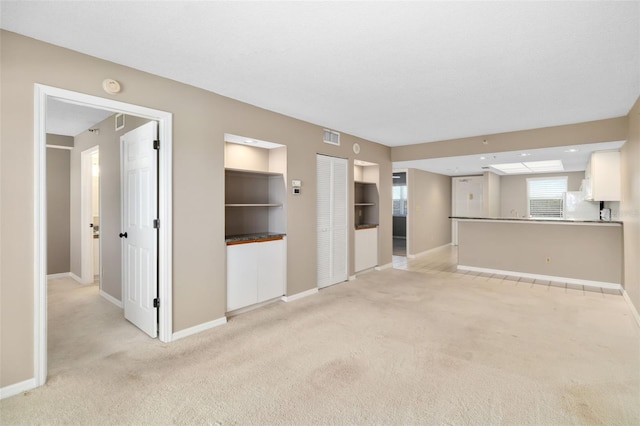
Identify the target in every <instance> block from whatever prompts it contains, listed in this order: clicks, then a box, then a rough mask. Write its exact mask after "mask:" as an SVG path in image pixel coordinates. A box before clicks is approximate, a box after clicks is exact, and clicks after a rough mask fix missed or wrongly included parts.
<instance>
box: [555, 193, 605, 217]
mask: <svg viewBox="0 0 640 426" xmlns="http://www.w3.org/2000/svg"><path fill="white" fill-rule="evenodd" d="M585 195H586V194H585V193H584V192H582V191H569V192H565V195H564V218H565V219H568V220H600V203H599V202H597V201H595V202H594V201H586V200H585V199H584V197H585Z"/></svg>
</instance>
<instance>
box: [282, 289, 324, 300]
mask: <svg viewBox="0 0 640 426" xmlns="http://www.w3.org/2000/svg"><path fill="white" fill-rule="evenodd" d="M317 293H318V289H317V288H312V289H311V290H307V291H303V292H300V293H296V294H292V295H291V296H282V301H283V302H294V301H296V300H298V299H302V298H304V297H308V296H313V295H314V294H317Z"/></svg>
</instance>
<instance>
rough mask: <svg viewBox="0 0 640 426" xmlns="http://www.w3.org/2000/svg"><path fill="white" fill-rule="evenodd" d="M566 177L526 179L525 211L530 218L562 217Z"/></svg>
mask: <svg viewBox="0 0 640 426" xmlns="http://www.w3.org/2000/svg"><path fill="white" fill-rule="evenodd" d="M565 192H567V177H566V176H560V177H550V178H529V179H527V210H528V214H529V217H532V218H539V219H544V218H558V219H561V218H562V217H563V210H564V208H563V207H564V193H565Z"/></svg>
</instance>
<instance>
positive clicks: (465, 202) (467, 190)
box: [451, 176, 484, 246]
mask: <svg viewBox="0 0 640 426" xmlns="http://www.w3.org/2000/svg"><path fill="white" fill-rule="evenodd" d="M483 189H484V177H482V176H471V177H456V178H453V179H452V191H453V194H452V197H451V199H452V206H451V216H459V217H483V216H484V203H483V200H482V194H483ZM451 240H452V241H451V244H453V245H454V246H457V245H458V221H457V220H455V219H454V220H452V221H451Z"/></svg>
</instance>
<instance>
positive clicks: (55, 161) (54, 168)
mask: <svg viewBox="0 0 640 426" xmlns="http://www.w3.org/2000/svg"><path fill="white" fill-rule="evenodd" d="M47 144H50V145H62V146H73V138H71V137H68V136H61V135H47ZM70 156H71V151H70V150H68V149H57V148H47V274H61V273H65V272H70V270H71V269H70V267H71V262H70V252H71V246H70V240H69V235H70V234H69V232H70V225H69V223H70V222H69V214H70V199H69V195H70V193H69V189H70V178H69V177H70V174H69V172H70V164H71V162H70Z"/></svg>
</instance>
